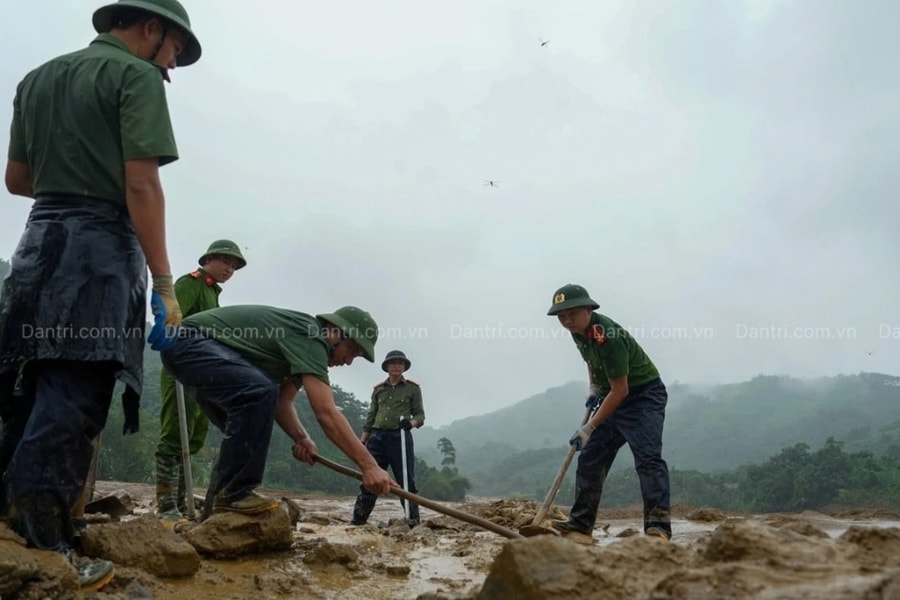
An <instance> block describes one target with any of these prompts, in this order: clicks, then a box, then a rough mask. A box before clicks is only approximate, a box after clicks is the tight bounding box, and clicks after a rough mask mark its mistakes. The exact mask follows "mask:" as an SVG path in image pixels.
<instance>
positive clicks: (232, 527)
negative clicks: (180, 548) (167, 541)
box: [179, 508, 293, 558]
mask: <svg viewBox="0 0 900 600" xmlns="http://www.w3.org/2000/svg"><path fill="white" fill-rule="evenodd" d="M179 533H181V534H182V535H184V537H185V539H186V540H187V541H188V542H189V543H190V544H191V545H192V546H193V547H194V548H196V549H197V552H199V553H200V554H203V555H206V556H212V557H216V558H236V557H238V556H243V555H246V554H258V553H261V552H277V551H280V550H287V549H289V548H290V547H291V544H292V543H293V528H292V527H291V522H290V517H289V516H288V512H287V510H286V509H283V508H279V509H276V510H270V511H268V512H265V513H261V514H258V515H251V516H247V515H242V514H239V513H234V512H223V513H219V514H214V515H212V516H211V517H209V518H208V519H206V520H205V521H203V522H202V523H200V524H198V525H195V526H192V527H188V528H185V529H183V530H181V531H180V532H179Z"/></svg>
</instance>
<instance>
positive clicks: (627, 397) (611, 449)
mask: <svg viewBox="0 0 900 600" xmlns="http://www.w3.org/2000/svg"><path fill="white" fill-rule="evenodd" d="M597 308H599V305H598V304H597V303H596V302H594V301H593V300H592V299H591V297H590V295H589V294H588V292H587V290H585V289H584V288H583V287H582V286H580V285H575V284H571V283H570V284H568V285H564V286H563V287H561V288H559V289H558V290H556V293H554V294H553V303H552V305H551V306H550V310H549V311H547V314H548V315H555V316H556V317H557V318H558V319H559V322H560V324H561V325H562V326H563V327H565V328H566V329H568V330H569V332H571V334H572V340H573V341H574V342H575V346H576V347H577V348H578V351H579V352H580V353H581V357H582V358H583V359H584V361H585V363H587V366H588V377H589V381H590V392H589V393H588V397H587V401H586V402H585V407H588V408H596V411H595V412H594V413H593V416H592V417H591V418H590V419H589V420H588V422H587V423H586V424H585V425H584V426H583V427H581V428H580V429H579V430H578V431H576V432H575V434H574V435H573V436H572V438H571V439H570V440H569V444H571V445H574V446H575V447H576V449H577V450H580V454H579V455H578V468H577V470H576V473H575V503H574V504H573V505H572V510H571V511H570V512H569V518H568V520H566V521H553V523H552V524H553V527H554V528H556V529H557V530H558V531H559V532H561V533H563V534H566V533H569V532H577V533H582V534H586V535H591V532H592V531H593V529H594V522H595V521H596V520H597V508H598V506H599V504H600V496H601V494H602V492H603V483H604V481H605V480H606V476H607V474H608V473H609V469H610V468H611V467H612V464H613V461H614V460H615V458H616V454H617V453H618V451H619V449H620V448H621V447H622V446H623V445H624V444H626V443H627V444H628V446H629V447H630V448H631V453H632V454H633V455H634V468H635V471H637V475H638V479H639V480H640V483H641V496H642V497H643V499H644V532H645V533H646V534H647V535H651V536H655V537H660V538H663V539H666V540H668V539H669V538H671V537H672V525H671V522H670V518H669V468H668V466H667V465H666V461H664V460H663V458H662V434H663V422H664V421H665V417H666V401H667V399H668V394H667V392H666V386H665V385H664V384H663V382H662V380H661V379H660V377H659V372H658V371H657V370H656V366H654V364H653V361H651V360H650V358H649V357H648V356H647V354H646V353H645V352H644V350H643V348H641V346H640V344H638V343H637V340H635V339H634V337H632V336H631V334H630V333H628V331H627V330H626V329H625V328H624V327H622V326H621V325H619V324H618V323H616V322H615V321H613V320H612V319H610V318H609V317H607V316H606V315H602V314H600V313H597V312H594V310H595V309H597ZM598 406H599V408H597V407H598Z"/></svg>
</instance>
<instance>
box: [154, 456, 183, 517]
mask: <svg viewBox="0 0 900 600" xmlns="http://www.w3.org/2000/svg"><path fill="white" fill-rule="evenodd" d="M180 472H181V457H180V456H173V455H170V454H157V455H156V513H157V515H159V517H160V518H162V519H180V518H181V511H179V510H178V475H179V473H180Z"/></svg>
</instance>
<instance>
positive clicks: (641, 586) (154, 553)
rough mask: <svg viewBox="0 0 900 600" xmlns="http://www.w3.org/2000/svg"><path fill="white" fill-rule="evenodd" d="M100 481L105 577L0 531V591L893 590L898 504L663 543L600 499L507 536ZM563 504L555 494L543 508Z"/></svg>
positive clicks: (822, 594)
mask: <svg viewBox="0 0 900 600" xmlns="http://www.w3.org/2000/svg"><path fill="white" fill-rule="evenodd" d="M109 494H116V495H118V496H119V497H122V498H125V499H126V500H127V501H129V503H130V506H129V512H128V514H125V515H123V516H120V517H110V516H108V515H105V514H95V515H91V516H90V524H89V525H88V530H87V531H86V533H85V538H84V539H85V540H86V541H89V542H90V543H89V544H87V547H89V548H90V549H91V550H92V551H93V553H94V554H96V555H98V556H103V557H105V558H108V559H109V560H112V561H113V562H114V563H116V577H115V579H114V580H113V582H112V583H110V584H109V585H108V586H106V587H105V588H103V589H102V590H101V591H99V592H96V593H91V594H82V593H80V592H79V591H78V590H76V589H73V587H72V580H71V578H70V577H69V576H68V575H67V574H66V573H65V565H62V566H60V565H56V564H55V563H53V564H50V563H52V562H53V559H54V557H49V558H46V557H42V556H38V555H39V554H41V553H35V552H33V551H29V550H26V549H25V548H24V547H23V546H22V545H21V543H20V542H17V541H16V540H15V539H14V538H15V536H14V535H12V534H9V533H8V532H6V533H5V534H4V535H0V597H2V598H8V597H9V598H13V597H20V598H26V599H28V598H36V599H37V598H45V597H59V598H65V597H72V598H79V597H90V598H100V599H107V600H109V599H112V598H158V599H169V598H173V599H174V598H223V599H230V598H233V599H244V598H248V599H249V598H254V599H266V598H272V599H280V598H335V599H346V598H368V599H380V598H385V599H387V598H391V599H393V598H423V599H428V598H431V599H436V598H447V599H450V598H504V597H516V598H544V597H555V596H558V597H566V598H570V599H571V598H607V597H608V598H614V597H619V598H621V597H630V598H648V599H651V598H652V599H663V598H665V599H668V598H723V597H729V598H732V597H734V598H873V599H874V598H893V597H900V515H897V514H894V513H888V512H882V511H864V510H857V511H847V512H844V513H839V514H837V515H826V514H822V513H815V512H804V513H799V514H767V515H737V514H726V513H724V512H722V511H719V510H716V509H708V508H692V507H675V509H674V510H673V516H674V517H675V518H674V519H673V531H674V537H673V539H672V541H671V542H665V541H663V540H659V539H656V538H649V537H647V536H644V535H643V534H642V529H641V515H640V512H639V511H638V510H627V509H624V510H603V509H601V512H600V515H599V518H598V521H597V526H596V528H595V530H594V532H593V536H592V537H591V538H590V539H587V538H586V536H583V539H570V538H562V537H558V536H554V535H541V536H535V537H526V538H522V539H514V540H509V539H507V538H504V537H503V536H500V535H498V534H496V533H493V532H490V531H486V530H484V529H481V528H479V527H477V526H475V525H472V524H469V523H465V522H463V521H459V520H457V519H453V518H450V517H447V516H444V515H442V514H440V513H438V512H435V511H432V510H429V509H426V508H422V523H421V524H420V525H419V526H417V527H415V528H412V529H410V528H409V527H408V526H407V525H406V524H405V523H404V522H403V521H402V516H403V513H402V509H401V507H400V503H399V501H398V500H397V498H395V497H385V498H381V499H379V502H378V504H377V505H376V508H375V511H374V512H373V514H372V517H371V518H370V520H369V523H368V524H367V525H364V526H361V527H357V526H351V525H350V524H349V520H350V515H351V512H352V507H353V498H352V497H325V496H302V495H296V494H289V493H283V492H278V491H270V495H273V496H275V497H282V496H285V497H287V498H288V499H289V501H287V502H286V503H285V504H284V505H283V506H282V509H281V510H279V511H277V513H278V514H277V515H275V514H273V515H272V516H271V517H267V518H266V519H265V523H259V522H257V521H254V520H252V519H250V520H248V519H247V518H246V517H241V518H240V519H236V520H232V521H228V520H217V522H216V523H215V524H214V525H210V526H209V527H207V525H209V522H207V524H204V526H202V527H201V526H199V525H196V524H190V523H188V524H180V525H178V526H176V527H174V528H172V527H169V528H168V529H164V528H163V527H162V526H161V525H160V523H159V521H158V520H156V519H155V517H153V510H154V507H153V505H152V502H153V488H152V486H149V485H141V484H127V483H117V482H98V487H97V497H102V496H104V495H109ZM446 506H450V507H452V508H455V509H458V510H462V511H465V512H467V513H469V514H472V515H476V516H478V517H481V518H484V519H488V520H490V521H493V522H494V523H497V524H499V525H502V526H504V527H507V528H509V529H511V530H513V531H518V530H519V528H520V527H523V526H525V525H529V524H530V523H531V520H532V518H533V516H534V514H535V512H536V509H537V507H536V506H535V504H534V503H533V502H526V501H520V500H513V499H505V500H493V501H492V500H483V501H472V502H468V503H447V504H446ZM564 514H565V513H564V511H563V510H562V509H561V508H560V507H554V508H553V510H551V512H550V514H549V515H548V518H556V517H562V516H564ZM241 519H243V520H241ZM545 523H546V522H545ZM248 542H252V543H248ZM231 550H234V551H233V552H231ZM42 560H43V561H45V562H46V561H48V560H49V561H50V563H47V564H48V565H50V566H46V565H44V563H42V562H41V561H42ZM42 565H44V566H42ZM54 569H55V570H54ZM895 594H896V595H895Z"/></svg>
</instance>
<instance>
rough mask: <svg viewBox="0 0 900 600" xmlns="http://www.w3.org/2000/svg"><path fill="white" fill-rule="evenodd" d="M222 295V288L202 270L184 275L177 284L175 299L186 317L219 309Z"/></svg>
mask: <svg viewBox="0 0 900 600" xmlns="http://www.w3.org/2000/svg"><path fill="white" fill-rule="evenodd" d="M221 293H222V287H221V286H220V285H219V284H218V283H216V282H215V280H213V278H212V277H211V276H210V275H209V274H208V273H207V272H206V271H204V270H203V269H202V268H201V269H197V270H196V271H191V272H190V273H188V274H186V275H182V276H181V277H179V278H178V280H177V281H176V282H175V298H177V299H178V306H180V307H181V314H182V315H183V316H185V317H189V316H191V315H193V314H196V313H198V312H203V311H204V310H209V309H211V308H218V307H219V294H221Z"/></svg>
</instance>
